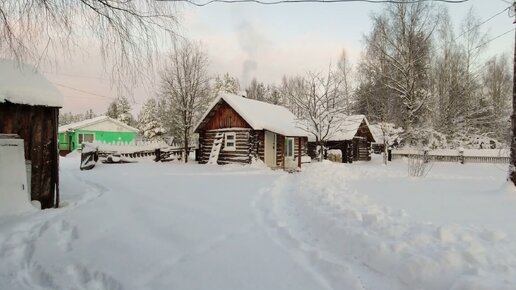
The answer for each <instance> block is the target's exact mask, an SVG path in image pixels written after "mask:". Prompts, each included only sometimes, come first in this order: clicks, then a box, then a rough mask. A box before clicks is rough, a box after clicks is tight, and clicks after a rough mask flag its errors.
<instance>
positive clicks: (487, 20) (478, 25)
mask: <svg viewBox="0 0 516 290" xmlns="http://www.w3.org/2000/svg"><path fill="white" fill-rule="evenodd" d="M511 7H512V6H509V7H507V8H505V9H503V10H502V11H500V12H498V13H496V14H495V15H493V16H491V17H489V18H487V19H486V20H484V21H482V22H480V23H479V24H477V25H475V26H473V27H471V28H470V29H468V30H466V31H464V32H462V33H461V34H460V35H459V36H457V37H455V38H454V39H453V41H455V40H457V39H459V38H461V37H462V36H464V35H465V34H466V33H468V32H470V31H472V30H473V29H475V28H478V27H480V26H482V25H484V24H486V23H487V22H489V21H491V20H492V19H493V18H495V17H496V16H498V15H500V14H502V13H504V12H505V11H508V10H509V9H510V8H511Z"/></svg>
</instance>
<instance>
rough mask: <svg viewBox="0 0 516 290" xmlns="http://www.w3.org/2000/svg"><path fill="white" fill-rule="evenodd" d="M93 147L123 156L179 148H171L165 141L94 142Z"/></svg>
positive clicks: (174, 145)
mask: <svg viewBox="0 0 516 290" xmlns="http://www.w3.org/2000/svg"><path fill="white" fill-rule="evenodd" d="M91 145H93V146H94V147H97V148H98V150H99V151H100V152H112V153H120V154H122V155H126V154H135V153H138V152H154V151H155V150H156V149H165V148H170V147H173V148H174V147H177V148H179V146H178V145H177V144H173V145H172V146H170V145H168V144H167V143H165V142H163V141H152V142H150V141H147V142H146V141H133V142H113V143H106V142H102V141H94V142H93V143H91Z"/></svg>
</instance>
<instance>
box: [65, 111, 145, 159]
mask: <svg viewBox="0 0 516 290" xmlns="http://www.w3.org/2000/svg"><path fill="white" fill-rule="evenodd" d="M137 134H138V129H136V128H133V127H131V126H129V125H127V124H125V123H123V122H120V121H118V120H115V119H113V118H110V117H108V116H100V117H96V118H92V119H88V120H84V121H80V122H76V123H72V124H68V125H64V126H61V127H59V153H60V154H61V155H66V154H68V153H70V152H71V151H74V150H76V149H80V148H81V144H82V142H93V141H101V142H105V143H118V142H122V143H130V142H132V141H133V140H135V139H136V135H137Z"/></svg>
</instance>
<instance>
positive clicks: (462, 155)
mask: <svg viewBox="0 0 516 290" xmlns="http://www.w3.org/2000/svg"><path fill="white" fill-rule="evenodd" d="M414 156H415V157H418V158H426V159H427V160H429V161H438V162H461V163H509V149H508V148H503V149H464V150H462V151H459V150H458V149H437V150H427V151H425V150H421V149H411V148H409V149H396V150H392V158H393V159H399V158H403V157H414Z"/></svg>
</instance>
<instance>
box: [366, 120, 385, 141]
mask: <svg viewBox="0 0 516 290" xmlns="http://www.w3.org/2000/svg"><path fill="white" fill-rule="evenodd" d="M369 130H371V133H372V134H373V137H374V140H375V141H376V143H381V144H383V133H382V128H380V125H369Z"/></svg>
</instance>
